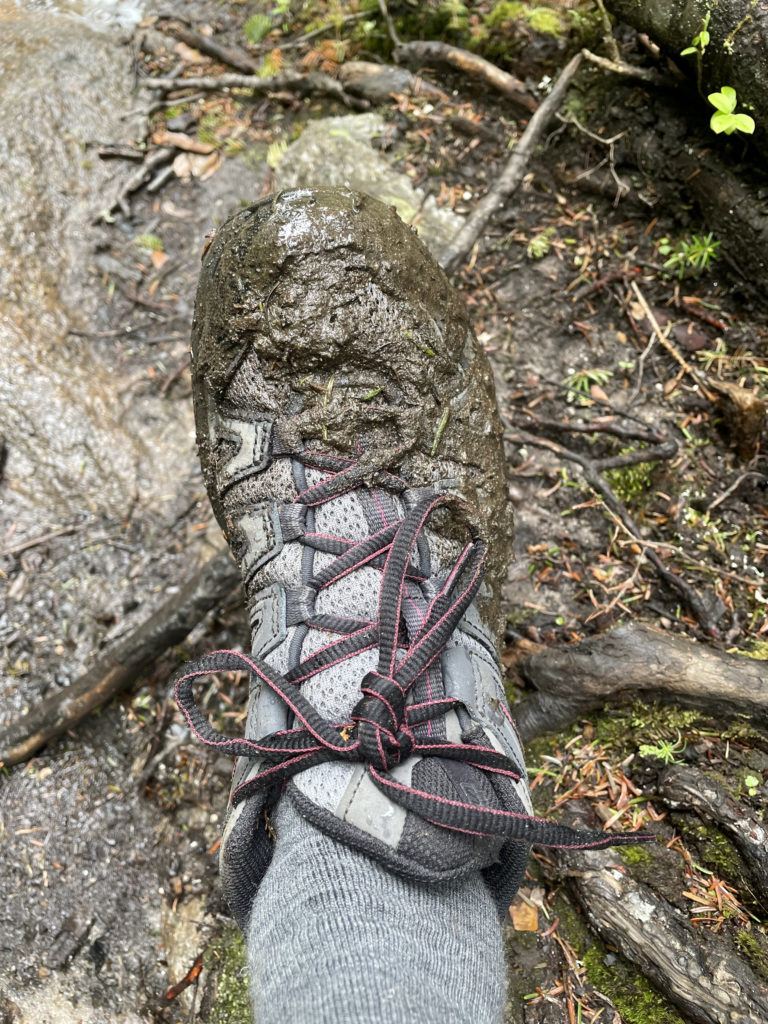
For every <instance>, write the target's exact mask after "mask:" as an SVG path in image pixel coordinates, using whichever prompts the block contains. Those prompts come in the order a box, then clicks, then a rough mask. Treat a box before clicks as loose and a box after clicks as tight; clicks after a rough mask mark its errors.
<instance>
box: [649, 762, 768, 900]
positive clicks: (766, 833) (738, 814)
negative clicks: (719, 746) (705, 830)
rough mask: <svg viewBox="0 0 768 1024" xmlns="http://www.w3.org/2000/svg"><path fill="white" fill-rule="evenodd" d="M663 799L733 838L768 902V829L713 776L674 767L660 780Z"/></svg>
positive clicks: (756, 884)
mask: <svg viewBox="0 0 768 1024" xmlns="http://www.w3.org/2000/svg"><path fill="white" fill-rule="evenodd" d="M658 791H659V796H660V797H661V799H662V800H663V801H664V802H665V803H666V804H667V805H668V806H669V807H673V808H684V809H685V810H689V809H690V810H694V811H696V812H697V813H698V814H699V815H701V816H702V817H704V818H707V819H709V820H710V821H713V822H715V823H716V824H718V825H720V826H721V827H722V829H723V831H725V832H727V833H729V834H730V835H732V836H733V839H734V842H735V843H736V846H737V847H738V849H739V852H740V853H741V855H742V857H743V858H744V861H745V863H746V865H747V867H748V868H749V869H750V872H751V874H752V878H753V881H754V885H755V891H756V893H757V894H758V895H759V896H762V898H764V899H768V829H766V826H765V823H763V822H760V821H758V820H757V818H756V817H755V815H754V813H753V812H751V811H749V810H747V809H746V808H744V806H742V805H741V804H740V803H739V801H738V800H737V799H736V798H735V797H734V796H733V795H732V794H731V793H729V792H728V790H727V789H726V788H725V786H723V785H721V784H720V783H719V782H718V781H717V780H716V779H714V778H712V776H711V775H705V774H704V772H701V771H699V770H698V769H697V768H689V767H688V766H687V765H671V766H670V767H669V768H666V769H665V770H664V771H663V772H662V774H661V777H660V778H659V786H658Z"/></svg>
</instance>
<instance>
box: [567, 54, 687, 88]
mask: <svg viewBox="0 0 768 1024" xmlns="http://www.w3.org/2000/svg"><path fill="white" fill-rule="evenodd" d="M581 52H582V54H583V55H584V57H585V58H586V59H587V60H588V61H589V62H590V63H591V64H596V65H597V66H598V67H600V68H602V69H603V71H612V72H613V74H614V75H623V76H624V77H625V78H637V79H639V80H640V81H641V82H647V83H648V84H649V85H657V86H662V85H667V84H669V82H670V78H669V76H665V75H660V74H659V73H658V71H654V70H653V69H652V68H641V67H639V66H638V65H637V64H627V63H626V61H623V60H609V59H608V58H607V57H600V56H598V55H597V54H596V53H592V51H591V50H582V51H581Z"/></svg>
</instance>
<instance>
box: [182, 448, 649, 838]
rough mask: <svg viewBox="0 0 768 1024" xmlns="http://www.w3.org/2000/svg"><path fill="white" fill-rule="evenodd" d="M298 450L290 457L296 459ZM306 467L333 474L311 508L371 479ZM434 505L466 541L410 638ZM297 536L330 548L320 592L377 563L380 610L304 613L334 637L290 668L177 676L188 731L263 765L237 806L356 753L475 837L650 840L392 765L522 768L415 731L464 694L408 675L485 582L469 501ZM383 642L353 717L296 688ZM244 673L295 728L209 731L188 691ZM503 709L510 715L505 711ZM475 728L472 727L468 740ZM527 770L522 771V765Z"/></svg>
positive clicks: (380, 783)
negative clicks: (363, 527)
mask: <svg viewBox="0 0 768 1024" xmlns="http://www.w3.org/2000/svg"><path fill="white" fill-rule="evenodd" d="M293 458H294V459H296V458H297V456H296V455H294V456H293ZM299 458H300V461H301V462H303V463H304V464H310V459H311V465H312V467H313V468H320V469H323V470H326V471H329V472H330V474H331V475H330V476H328V477H326V478H325V479H324V480H323V481H322V482H321V483H319V484H317V485H316V486H314V487H308V488H307V489H306V490H305V491H304V492H303V493H301V494H300V495H299V496H298V498H297V499H296V503H297V504H299V505H304V506H307V507H312V506H317V505H319V504H322V503H323V502H326V501H330V500H332V499H333V498H336V497H338V496H339V495H341V494H344V493H346V492H348V491H350V490H353V489H355V488H359V487H361V486H366V485H367V486H370V483H368V482H367V481H366V482H364V478H365V477H366V476H367V477H368V481H370V480H371V475H370V473H365V472H364V471H363V470H362V468H361V466H360V464H359V463H358V462H356V461H355V460H352V459H346V458H343V457H341V456H334V455H318V454H317V453H312V454H311V456H310V455H309V454H303V455H302V456H300V457H299ZM375 480H376V482H377V483H379V484H382V483H383V484H384V486H386V487H387V488H388V489H391V490H403V489H404V487H405V485H404V482H403V481H401V480H400V479H399V478H397V477H393V476H391V475H390V474H385V473H381V472H379V473H377V474H375ZM438 509H451V510H452V511H453V513H454V514H456V515H458V517H459V518H460V519H461V520H462V521H463V522H464V524H465V527H466V529H467V533H468V538H469V539H468V541H467V543H466V544H465V546H464V548H463V550H462V552H461V554H460V555H459V557H458V559H457V561H456V563H455V565H454V566H453V568H452V570H451V572H450V574H449V576H448V578H447V579H446V580H445V582H444V584H443V585H442V586H441V588H440V589H439V591H438V592H437V593H436V594H435V596H434V597H433V598H432V599H431V601H430V603H429V605H428V606H427V609H426V614H424V616H423V621H422V623H421V626H420V628H419V629H418V631H417V632H415V633H414V632H413V631H411V634H410V635H409V633H408V630H407V629H406V628H405V623H404V620H403V602H404V600H405V599H406V595H407V587H408V585H409V584H410V585H412V584H413V583H419V582H423V580H424V578H425V577H424V575H423V574H421V573H420V571H419V569H418V568H417V567H416V566H415V565H414V561H413V559H412V553H413V551H414V548H415V546H416V544H417V542H418V539H419V537H420V535H421V534H422V532H423V530H424V528H425V526H426V523H427V521H428V520H429V518H430V517H431V516H432V515H433V514H434V513H435V512H437V510H438ZM301 539H302V542H303V543H304V544H309V545H311V546H314V547H316V548H317V549H320V550H324V551H326V552H328V551H329V550H330V551H331V553H333V554H336V555H337V557H336V558H335V559H334V561H333V562H332V563H330V564H329V565H328V566H327V567H326V568H324V569H321V570H319V571H318V572H316V573H315V574H314V575H313V576H312V578H311V579H310V580H309V581H308V582H307V583H306V585H307V586H309V588H310V590H312V591H314V592H315V593H318V592H320V591H321V590H323V589H324V588H326V587H329V586H331V585H332V584H334V583H337V582H338V581H339V580H341V579H342V578H343V577H344V576H346V575H347V574H348V573H352V572H355V570H357V569H359V568H360V567H362V566H372V567H375V568H377V569H380V571H381V587H380V592H379V603H378V617H377V619H376V621H364V622H361V620H358V619H346V618H343V617H340V616H335V615H333V616H331V615H323V614H314V613H312V614H310V615H309V616H308V617H307V618H306V619H305V620H304V624H305V625H306V626H307V627H309V628H311V629H316V630H324V631H327V632H328V633H329V634H337V635H338V639H336V640H333V641H331V642H330V643H328V644H327V645H326V646H324V647H322V648H321V649H320V650H318V651H316V652H315V653H314V654H312V655H311V656H310V657H308V658H306V659H305V660H303V661H301V663H300V664H298V665H296V666H295V667H294V668H292V669H290V670H289V671H288V672H286V673H285V674H282V673H280V672H277V671H276V670H275V669H274V668H273V667H271V666H270V665H269V664H268V663H267V662H266V661H264V660H263V659H260V658H258V657H255V656H247V655H244V654H241V653H239V652H237V651H226V650H223V651H214V652H213V653H211V654H208V655H206V656H205V657H203V658H201V659H200V660H198V661H195V662H190V663H187V664H186V665H185V666H184V668H183V669H182V671H181V672H180V673H179V675H178V677H177V679H176V681H175V696H176V701H177V703H178V705H179V707H180V708H181V711H182V713H183V714H184V717H185V718H186V720H187V722H188V724H189V727H190V729H191V731H192V733H193V734H194V735H195V736H196V737H197V738H198V739H200V740H201V741H202V742H203V743H205V744H207V745H208V746H211V747H214V748H215V749H217V750H218V751H220V752H222V753H224V754H228V755H232V756H234V757H246V758H250V759H258V760H260V761H261V762H262V767H261V769H260V770H259V771H258V773H257V774H256V775H255V776H254V777H253V778H251V779H249V780H248V781H246V782H244V783H242V784H241V785H240V786H239V787H238V788H236V789H235V790H234V791H233V793H232V796H231V799H232V802H233V803H234V804H236V803H239V802H240V801H242V800H245V799H247V798H248V797H249V796H251V795H252V794H254V793H255V792H256V791H259V790H268V789H272V788H273V787H278V789H279V787H280V786H282V784H283V783H285V782H286V781H287V780H288V779H290V778H291V777H292V776H293V775H296V774H297V773H298V772H302V771H305V770H306V769H308V768H311V767H313V766H314V765H318V764H321V763H323V762H327V761H349V762H361V763H363V764H365V765H366V766H367V770H368V773H369V775H370V778H371V779H372V781H373V782H374V784H375V785H376V786H377V787H378V788H379V789H380V790H381V791H382V792H384V793H386V795H387V796H388V797H389V798H390V799H391V800H392V801H393V802H394V803H397V804H399V805H400V806H402V807H403V808H405V809H406V810H408V811H412V812H414V813H416V814H418V815H420V816H421V817H423V818H426V819H428V820H430V821H431V822H433V823H434V824H437V825H441V826H443V827H445V828H448V829H454V830H459V831H462V832H468V833H472V834H476V835H484V836H499V837H504V838H507V839H514V840H520V841H524V842H528V843H536V844H540V845H544V846H557V847H565V848H569V849H580V848H597V847H604V846H613V845H622V844H628V843H637V842H644V841H651V840H653V839H654V838H655V837H654V836H653V835H648V834H643V833H627V834H613V833H602V832H594V831H587V830H577V829H573V828H570V827H568V826H565V825H560V824H558V823H557V822H552V821H548V820H546V819H542V818H535V817H532V816H528V815H525V814H520V813H516V812H513V811H510V810H506V809H504V808H503V807H500V806H499V807H489V806H480V805H478V804H473V803H467V802H462V801H458V800H451V799H448V798H446V797H444V796H440V795H438V794H436V793H432V792H428V791H425V790H423V789H419V788H416V787H414V786H411V785H404V784H403V783H401V782H398V781H397V780H396V779H394V778H392V777H391V776H390V775H389V772H390V769H392V768H393V767H395V766H396V765H398V764H400V763H401V762H402V761H404V760H405V759H406V758H408V757H410V756H411V755H418V756H420V757H440V758H447V759H452V760H455V761H462V762H465V763H466V764H467V765H470V766H472V767H473V768H477V769H480V770H482V771H484V772H491V773H498V774H500V775H502V776H507V777H509V778H510V779H512V780H514V781H517V780H519V778H520V774H519V773H520V770H521V768H522V766H520V767H518V766H517V765H516V764H515V763H514V762H513V761H511V760H510V759H509V758H508V757H507V756H505V755H504V754H502V753H500V752H499V751H498V750H496V749H495V748H494V747H493V746H491V745H490V743H487V742H474V741H467V742H461V743H455V742H450V741H449V740H447V739H444V738H439V737H437V736H435V735H430V730H428V729H424V728H422V729H419V728H418V727H419V726H424V725H425V724H426V723H428V722H430V721H432V720H434V719H437V718H439V716H442V715H444V714H445V713H446V712H448V711H449V710H451V709H454V708H456V707H457V706H458V705H459V702H458V701H457V700H455V699H452V698H450V697H445V696H437V697H434V698H432V699H427V700H420V701H419V702H418V703H415V702H414V701H413V698H411V702H410V703H409V694H410V693H411V691H412V689H413V687H414V683H415V682H416V681H417V680H418V679H419V677H420V676H421V675H422V673H424V672H425V671H427V670H428V669H429V668H430V666H431V665H433V663H434V662H435V661H436V660H437V659H438V658H439V656H440V653H441V651H442V650H443V648H444V647H445V645H446V643H447V642H448V641H449V639H450V638H451V635H452V634H453V632H454V630H455V629H456V627H457V625H458V623H459V621H460V619H461V618H462V616H463V615H464V613H465V612H466V610H467V608H468V607H469V605H470V604H471V602H472V601H473V599H474V598H475V595H476V594H477V591H478V589H479V587H480V585H481V582H482V577H483V571H484V563H485V546H484V544H483V542H482V540H481V539H480V538H479V536H478V534H477V530H476V529H475V527H474V526H473V525H472V523H471V522H470V521H469V520H468V519H467V515H466V511H465V505H464V503H463V502H461V501H460V500H459V499H458V498H456V497H454V496H452V495H449V494H439V493H436V492H427V493H425V494H423V496H421V497H419V499H418V500H417V501H416V503H415V504H414V505H413V507H412V508H410V510H409V511H407V512H406V513H405V514H404V515H403V517H402V518H400V519H398V520H397V521H395V522H391V523H387V524H386V525H384V526H383V527H382V528H380V529H377V530H376V531H374V532H373V533H371V534H370V536H368V537H366V538H365V539H364V540H362V541H359V542H355V541H350V540H345V539H342V538H331V539H330V540H329V538H327V537H324V538H322V539H321V538H320V535H315V534H312V533H311V532H307V533H305V534H304V535H303V536H302V538H301ZM375 648H378V651H379V658H378V665H377V669H376V670H375V671H372V672H368V673H367V674H366V675H365V676H364V678H363V679H362V680H361V682H360V694H361V696H360V699H359V701H358V702H357V704H356V706H355V708H354V710H353V711H352V714H351V715H350V717H349V720H348V721H343V722H329V721H327V720H326V719H325V718H323V717H322V716H321V715H320V714H319V712H318V711H317V710H316V709H315V708H314V707H313V705H312V704H311V703H310V702H309V700H307V698H306V697H304V696H303V695H302V693H301V689H300V687H301V684H302V683H303V682H305V681H306V680H307V679H309V678H310V677H311V676H313V675H315V674H316V673H318V672H322V671H327V670H329V669H332V668H333V666H334V665H337V664H339V663H341V662H342V661H345V660H347V659H349V658H352V657H354V656H355V655H357V654H360V653H361V652H363V651H368V650H371V649H375ZM243 669H245V670H247V671H248V672H250V673H252V674H253V675H254V676H256V677H257V678H258V679H260V680H261V682H262V684H264V685H265V686H267V687H269V689H271V690H272V691H273V693H275V694H277V695H278V696H279V697H280V699H281V700H282V701H284V702H285V704H286V705H287V707H288V708H289V709H290V711H291V712H292V714H293V719H294V728H291V729H285V730H280V731H278V732H274V733H272V734H271V735H269V736H264V737H262V738H260V739H258V740H253V739H246V738H230V737H227V736H224V735H223V734H221V733H220V732H218V731H217V730H216V729H214V728H213V727H212V726H211V725H210V723H209V722H208V720H207V719H206V717H205V714H204V713H203V711H202V710H201V709H200V708H199V707H198V705H197V704H196V702H195V699H194V688H195V686H196V684H197V682H198V681H199V680H200V679H201V677H203V676H208V675H211V674H214V673H217V672H234V671H238V670H243ZM504 712H505V713H506V714H507V715H508V714H509V712H508V710H507V709H506V707H505V708H504ZM478 733H479V734H480V735H482V736H484V734H483V733H482V731H481V730H479V729H477V730H475V731H474V733H473V739H476V738H477V735H478ZM522 770H524V769H522Z"/></svg>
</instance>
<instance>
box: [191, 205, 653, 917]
mask: <svg viewBox="0 0 768 1024" xmlns="http://www.w3.org/2000/svg"><path fill="white" fill-rule="evenodd" d="M192 375H193V393H194V403H195V416H196V423H197V439H198V446H199V451H200V458H201V461H202V466H203V472H204V476H205V482H206V486H207V489H208V494H209V496H210V499H211V503H212V505H213V509H214V512H215V514H216V517H217V519H218V521H219V523H220V525H221V527H222V529H223V530H224V533H225V535H226V537H227V540H228V542H229V545H230V547H231V550H232V553H233V555H234V557H235V558H236V559H237V561H238V563H239V565H240V569H241V571H242V577H243V583H244V587H245V593H246V598H247V602H248V609H249V613H250V624H251V653H250V654H249V655H244V654H240V653H238V652H235V651H217V652H215V653H213V654H210V655H208V656H207V657H204V658H203V659H201V660H200V661H197V662H194V663H188V664H187V665H185V666H184V668H183V670H182V672H181V673H180V675H179V677H178V679H177V681H176V697H177V700H178V703H179V705H180V707H181V709H182V711H183V713H184V715H185V717H186V719H187V721H188V723H189V726H190V728H191V729H192V731H193V733H194V734H195V735H196V736H198V737H199V738H200V739H201V740H202V741H203V742H204V743H207V744H209V745H210V746H212V747H215V748H216V749H217V750H219V751H221V752H223V753H227V754H231V755H234V756H235V757H236V758H237V760H236V762H235V769H234V775H233V782H232V791H231V795H230V804H229V811H228V816H227V821H226V825H225V828H224V835H223V838H222V843H221V853H220V868H221V875H222V880H223V885H224V889H225V893H226V896H227V899H228V901H229V904H230V907H231V910H232V912H233V914H234V916H235V918H236V920H237V921H238V923H239V924H240V926H241V927H242V928H243V929H245V928H246V926H247V921H248V917H249V914H250V909H251V905H252V902H253V897H254V895H255V892H256V889H257V887H258V885H259V883H260V881H261V879H262V877H263V875H264V872H265V871H266V869H267V867H268V865H269V861H270V858H271V855H272V848H273V841H274V838H273V837H274V832H273V830H272V827H271V824H270V813H271V811H272V809H273V808H274V807H275V805H276V803H277V801H278V800H279V799H287V800H290V801H291V802H292V803H293V804H294V805H295V807H296V808H297V810H298V811H299V813H300V814H301V815H303V816H304V817H305V818H307V819H309V821H311V822H312V823H313V824H314V825H315V826H316V827H318V828H320V829H321V830H323V831H324V832H325V833H327V834H328V835H330V836H332V837H334V838H336V839H338V840H339V841H340V842H343V843H346V844H348V845H349V846H352V847H355V848H357V849H358V850H362V851H364V852H365V853H366V854H368V855H369V856H370V857H373V858H375V859H376V860H378V861H379V862H380V863H382V864H384V865H386V866H387V867H388V868H390V869H391V870H392V871H395V872H397V873H400V874H402V875H405V876H407V877H410V878H414V879H419V880H429V881H435V882H437V881H440V880H445V879H449V878H452V877H455V876H458V875H463V874H465V873H467V872H470V871H474V870H480V871H482V872H483V875H484V877H485V879H486V881H487V883H488V885H489V886H490V888H491V890H492V892H493V894H494V896H495V898H496V901H497V903H498V905H499V907H500V909H501V910H502V912H503V910H505V909H506V907H507V906H508V905H509V903H510V902H511V900H512V898H513V896H514V894H515V892H516V890H517V887H518V885H519V883H520V881H521V879H522V877H523V873H524V870H525V863H526V860H527V856H528V851H529V847H530V844H531V843H542V844H544V845H552V846H566V847H585V846H607V845H611V844H614V843H621V842H625V841H637V839H638V836H637V835H633V836H618V835H609V834H603V833H588V832H583V831H574V830H573V829H570V828H567V827H565V826H561V825H559V824H556V823H553V822H548V821H544V820H541V819H537V818H535V817H534V816H533V813H532V807H531V801H530V795H529V791H528V784H527V780H526V770H525V765H524V761H523V752H522V749H521V746H520V742H519V740H518V737H517V734H516V731H515V728H514V724H513V721H512V717H511V715H510V712H509V708H508V706H507V702H506V699H505V695H504V689H503V686H502V682H501V673H500V667H499V660H498V656H497V640H498V636H499V630H500V626H501V619H500V616H499V596H500V589H501V582H502V579H503V577H504V574H505V572H506V566H507V562H508V558H509V544H510V539H511V522H510V519H509V513H508V501H507V488H506V476H505V465H504V452H503V445H502V436H501V426H500V422H499V416H498V411H497V407H496V399H495V394H494V390H493V383H492V378H491V373H490V369H489V366H488V362H487V360H486V357H485V355H484V353H483V352H482V350H481V349H480V347H479V345H478V343H477V341H476V339H475V336H474V333H473V330H472V327H471V325H470V322H469V319H468V315H467V311H466V309H465V307H464V304H463V302H462V301H461V299H460V298H459V296H458V295H457V293H456V292H455V291H454V290H453V288H452V287H451V285H450V284H449V282H448V280H447V278H446V277H445V275H444V274H443V272H442V270H441V269H440V268H439V267H438V266H437V264H436V263H435V262H434V260H433V259H432V257H431V256H430V254H429V252H428V251H427V250H426V248H425V247H424V246H423V245H422V243H421V242H420V241H419V239H418V238H417V236H416V235H415V233H414V232H413V231H412V230H411V229H410V228H409V227H407V226H406V225H404V224H403V223H402V222H401V221H400V219H399V218H398V216H397V215H396V213H395V212H394V210H393V209H392V208H390V207H387V206H385V205H383V204H382V203H380V202H378V201H376V200H374V199H372V198H370V197H368V196H365V195H361V194H359V193H356V192H353V191H350V190H348V189H316V190H309V189H301V190H297V191H291V192H283V193H280V194H278V195H275V196H272V197H270V198H268V199H266V200H264V201H262V202H259V203H256V204H255V205H253V206H250V207H248V208H247V209H244V210H242V211H241V212H239V213H237V214H236V215H235V216H234V217H233V218H232V219H231V220H230V221H228V223H227V224H225V225H224V227H222V228H221V229H220V230H219V231H218V232H217V234H216V236H215V238H214V239H213V241H212V243H211V244H210V246H209V248H208V250H207V252H206V253H205V255H204V258H203V267H202V273H201V278H200V285H199V289H198V294H197V303H196V310H195V321H194V327H193V348H192ZM243 669H244V670H246V671H248V672H249V673H250V680H251V683H250V698H249V704H248V715H247V722H246V728H245V736H244V737H243V738H237V739H235V738H229V737H226V736H224V735H222V734H220V733H219V732H217V731H216V730H215V729H214V728H213V727H212V726H211V725H210V724H209V723H208V721H207V719H206V717H205V715H204V714H203V713H202V711H201V710H200V708H199V707H198V706H197V705H196V703H195V700H194V691H195V688H196V686H197V684H198V683H200V682H201V681H203V677H205V676H208V675H210V674H211V673H215V672H220V671H234V670H243Z"/></svg>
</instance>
